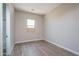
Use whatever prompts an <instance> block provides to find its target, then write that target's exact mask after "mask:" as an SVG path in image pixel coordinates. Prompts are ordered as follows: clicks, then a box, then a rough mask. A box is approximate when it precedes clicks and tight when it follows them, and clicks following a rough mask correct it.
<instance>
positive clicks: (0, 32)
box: [0, 3, 3, 56]
mask: <svg viewBox="0 0 79 59" xmlns="http://www.w3.org/2000/svg"><path fill="white" fill-rule="evenodd" d="M2 6H3V5H2V4H1V3H0V56H1V55H2V49H3V47H2V44H3V43H2V42H3V41H2V35H3V33H2V26H3V25H2Z"/></svg>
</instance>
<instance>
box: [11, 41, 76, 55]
mask: <svg viewBox="0 0 79 59" xmlns="http://www.w3.org/2000/svg"><path fill="white" fill-rule="evenodd" d="M12 55H13V56H76V55H75V54H73V53H70V52H68V51H66V50H64V49H62V48H60V47H57V46H56V45H54V44H51V43H49V42H46V41H44V40H40V41H34V42H27V43H20V44H16V45H15V47H14V50H13V53H12Z"/></svg>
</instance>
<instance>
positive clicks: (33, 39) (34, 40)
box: [15, 39, 43, 44]
mask: <svg viewBox="0 0 79 59" xmlns="http://www.w3.org/2000/svg"><path fill="white" fill-rule="evenodd" d="M39 40H43V39H32V40H26V41H19V42H15V44H18V43H24V42H31V41H39Z"/></svg>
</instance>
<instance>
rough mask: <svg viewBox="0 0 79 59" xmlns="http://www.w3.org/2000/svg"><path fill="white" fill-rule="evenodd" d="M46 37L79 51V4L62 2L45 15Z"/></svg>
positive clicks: (48, 39) (50, 40)
mask: <svg viewBox="0 0 79 59" xmlns="http://www.w3.org/2000/svg"><path fill="white" fill-rule="evenodd" d="M45 37H46V39H47V41H49V42H52V43H55V44H58V45H61V46H63V47H65V48H68V49H70V50H72V51H74V52H78V53H79V4H62V5H60V6H58V7H57V8H55V9H54V10H52V11H51V12H50V13H48V14H47V15H45Z"/></svg>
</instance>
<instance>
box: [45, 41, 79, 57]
mask: <svg viewBox="0 0 79 59" xmlns="http://www.w3.org/2000/svg"><path fill="white" fill-rule="evenodd" d="M45 41H47V42H49V43H51V44H54V45H56V46H58V47H60V48H63V49H65V50H67V51H69V52H71V53H73V54H75V55H77V56H79V53H78V52H76V51H73V50H71V49H69V48H66V47H64V46H62V45H60V44H57V43H55V42H51V41H48V40H45Z"/></svg>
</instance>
